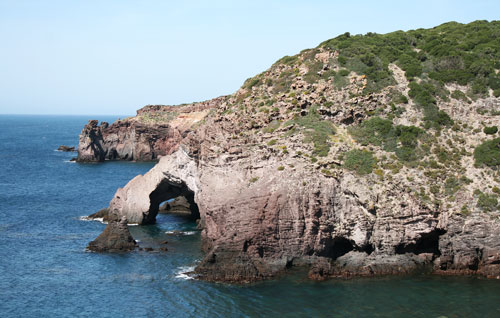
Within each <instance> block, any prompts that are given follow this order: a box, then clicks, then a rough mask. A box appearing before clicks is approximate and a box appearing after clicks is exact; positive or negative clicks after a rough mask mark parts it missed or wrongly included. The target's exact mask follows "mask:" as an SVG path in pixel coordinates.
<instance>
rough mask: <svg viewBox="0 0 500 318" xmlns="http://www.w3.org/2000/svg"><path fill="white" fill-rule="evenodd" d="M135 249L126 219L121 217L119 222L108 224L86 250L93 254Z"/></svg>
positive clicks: (135, 244) (135, 245)
mask: <svg viewBox="0 0 500 318" xmlns="http://www.w3.org/2000/svg"><path fill="white" fill-rule="evenodd" d="M136 247H137V243H136V242H135V240H134V239H133V237H132V235H130V231H129V229H128V226H127V218H126V217H122V218H121V219H120V221H119V222H117V221H112V222H109V223H108V225H107V226H106V228H105V229H104V232H102V233H101V234H100V235H99V236H98V237H97V238H96V239H95V240H94V241H92V242H90V243H89V245H88V247H87V248H88V249H89V250H91V251H93V252H110V253H119V252H130V251H132V250H134V249H135V248H136Z"/></svg>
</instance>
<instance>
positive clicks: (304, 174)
mask: <svg viewBox="0 0 500 318" xmlns="http://www.w3.org/2000/svg"><path fill="white" fill-rule="evenodd" d="M499 49H500V23H499V22H497V21H494V22H486V21H476V22H473V23H470V24H466V25H463V24H459V23H454V22H452V23H446V24H443V25H441V26H438V27H436V28H433V29H426V30H424V29H419V30H413V31H408V32H402V31H398V32H393V33H389V34H384V35H381V34H373V33H368V34H366V35H355V36H352V35H350V34H348V33H346V34H343V35H341V36H339V37H337V38H334V39H331V40H328V41H325V42H323V43H321V44H320V45H319V46H318V47H317V48H314V49H307V50H304V51H302V52H301V53H300V54H297V55H295V56H285V57H284V58H282V59H280V60H279V61H277V62H276V63H275V64H274V65H272V66H271V68H269V69H268V70H266V71H265V72H263V73H261V74H259V75H257V76H255V77H253V78H250V79H248V80H247V81H246V82H245V83H244V85H243V86H242V88H241V89H239V90H238V91H237V92H236V93H235V94H233V95H231V96H227V97H223V98H219V99H218V103H217V105H216V106H215V107H213V108H212V109H210V110H209V111H208V112H206V114H205V116H204V117H203V118H198V119H197V120H198V121H197V122H196V124H195V125H193V126H192V127H191V130H190V132H189V133H188V134H186V136H185V137H184V138H183V139H182V141H180V143H181V146H180V150H178V151H176V152H175V153H173V154H171V155H168V156H165V157H163V158H161V160H160V162H159V164H158V165H157V166H156V167H155V168H153V169H152V170H151V171H150V172H148V173H147V174H146V175H144V176H139V177H136V178H134V179H133V180H132V181H131V182H130V183H129V184H128V185H127V186H126V187H125V188H124V189H119V190H118V191H117V194H116V195H115V198H114V199H113V200H112V202H111V204H110V207H109V210H110V211H111V213H115V214H117V215H118V216H126V217H127V218H128V220H129V221H130V220H132V221H133V222H137V223H142V224H145V223H151V222H154V218H155V216H156V213H157V212H158V205H159V204H160V203H161V202H162V201H165V200H168V199H170V198H172V197H175V196H178V195H180V194H184V195H188V196H189V198H190V200H191V201H190V203H191V204H196V205H197V207H198V208H199V215H200V217H201V221H200V226H201V227H202V228H203V232H202V240H203V248H204V250H205V251H206V252H207V256H206V258H205V259H204V260H203V261H202V262H201V263H200V264H199V265H198V266H197V268H196V270H195V272H196V273H198V274H200V275H201V277H202V278H204V279H208V280H218V281H249V280H254V279H261V278H266V277H270V276H273V275H275V274H276V273H278V272H280V271H282V270H285V269H286V268H289V267H291V266H295V265H308V266H310V268H311V270H310V277H312V278H316V279H322V278H325V277H330V276H351V275H376V274H395V273H406V272H409V271H412V270H415V269H416V268H420V266H421V265H431V266H432V267H433V268H434V270H435V271H438V272H441V271H445V272H446V273H480V274H483V275H486V276H499V275H500V227H499V226H500V219H499V216H500V213H499V211H498V209H499V204H498V196H499V194H500V188H499V187H500V179H499V178H500V174H499V169H498V166H499V165H500V138H499V137H498V128H497V127H498V126H499V125H500V98H499V95H500V94H499V93H500V76H499V74H498V73H499V69H500V50H499ZM156 111H158V110H156ZM142 115H143V116H144V114H142ZM169 120H171V119H169Z"/></svg>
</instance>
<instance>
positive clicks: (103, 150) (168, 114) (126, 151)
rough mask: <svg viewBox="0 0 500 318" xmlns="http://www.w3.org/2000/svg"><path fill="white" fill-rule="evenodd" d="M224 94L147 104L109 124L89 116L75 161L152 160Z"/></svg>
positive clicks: (173, 146) (171, 146)
mask: <svg viewBox="0 0 500 318" xmlns="http://www.w3.org/2000/svg"><path fill="white" fill-rule="evenodd" d="M223 100H224V97H219V98H214V99H212V100H209V101H205V102H200V103H194V104H187V105H182V106H164V105H148V106H145V107H143V108H141V109H139V110H138V111H137V116H135V117H131V118H127V119H124V120H118V121H116V122H115V123H113V124H112V125H109V124H108V123H106V122H102V123H101V125H100V126H99V125H98V122H97V121H96V120H90V121H89V123H88V124H87V125H85V127H84V128H83V130H82V132H81V134H80V140H79V145H78V157H77V161H79V162H100V161H104V160H134V161H152V160H157V159H158V158H159V157H160V156H164V155H167V154H170V153H172V152H174V151H175V150H177V147H178V145H179V143H180V141H181V140H182V139H183V138H184V137H185V136H186V135H187V134H188V133H189V131H190V130H191V128H192V127H193V125H196V124H198V123H199V122H200V121H202V120H203V118H204V117H205V116H207V114H208V113H209V111H210V109H213V108H215V107H217V105H218V104H219V103H221V102H222V101H223Z"/></svg>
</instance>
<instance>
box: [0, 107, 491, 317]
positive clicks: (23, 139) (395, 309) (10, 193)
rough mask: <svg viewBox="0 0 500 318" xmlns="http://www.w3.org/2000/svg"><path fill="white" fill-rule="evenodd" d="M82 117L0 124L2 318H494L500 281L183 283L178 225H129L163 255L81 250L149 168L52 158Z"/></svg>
mask: <svg viewBox="0 0 500 318" xmlns="http://www.w3.org/2000/svg"><path fill="white" fill-rule="evenodd" d="M97 118H98V119H99V120H106V121H110V122H112V121H113V120H114V119H116V118H113V117H97ZM88 119H90V118H89V117H88V116H83V117H75V116H10V115H9V116H7V115H0V243H1V247H0V317H94V318H96V317H436V318H437V317H441V318H443V317H450V318H451V317H500V281H494V280H486V279H479V278H467V277H437V276H411V277H383V278H371V279H352V280H331V281H327V282H312V281H309V280H307V279H306V277H305V273H304V272H301V271H296V272H291V273H290V274H289V275H286V276H283V277H281V278H279V279H276V280H271V281H265V282H260V283H255V284H251V285H242V286H238V285H228V284H214V283H207V282H202V281H197V280H194V279H189V276H187V275H185V274H183V273H184V272H186V271H189V270H190V268H192V267H193V266H194V265H195V264H196V263H197V262H198V261H199V260H200V259H201V258H202V256H203V255H202V253H201V252H200V234H199V232H198V231H196V229H195V224H194V223H192V222H189V221H187V220H185V219H183V218H181V217H178V216H169V215H159V217H158V224H156V225H151V226H144V227H143V226H134V227H131V232H132V235H133V236H134V237H135V238H136V239H138V240H139V241H140V243H139V244H140V245H142V246H144V247H147V246H157V245H158V244H159V242H161V241H163V240H167V241H168V242H169V243H168V248H169V251H168V252H166V253H148V252H133V253H129V254H122V255H112V254H96V253H89V252H86V251H85V247H86V245H87V244H88V242H89V241H91V240H93V239H94V238H95V237H97V236H98V235H99V234H100V233H101V231H102V230H103V229H104V227H105V225H103V224H101V223H99V222H96V221H84V220H82V218H81V217H82V216H85V215H88V214H90V213H93V212H95V211H97V210H99V209H100V208H103V207H105V206H106V205H107V204H108V202H109V200H110V199H111V198H112V197H113V194H114V193H115V191H116V189H117V188H118V187H120V186H123V185H125V184H126V183H127V181H128V180H130V179H131V178H132V177H134V176H135V175H137V174H143V173H145V172H146V171H148V170H149V169H150V168H151V167H152V165H153V164H151V163H129V162H109V163H103V164H78V163H72V162H69V159H70V158H71V157H72V156H74V155H75V154H73V153H62V152H56V151H55V149H56V148H57V147H58V146H59V145H61V144H64V145H75V146H76V144H77V141H78V134H79V132H80V131H81V129H82V127H83V125H84V124H85V123H86V122H87V120H88ZM172 231H183V232H184V233H185V234H187V235H171V233H172Z"/></svg>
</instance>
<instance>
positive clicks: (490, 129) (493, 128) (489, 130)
mask: <svg viewBox="0 0 500 318" xmlns="http://www.w3.org/2000/svg"><path fill="white" fill-rule="evenodd" d="M483 132H484V133H485V134H487V135H494V134H496V133H497V132H498V127H497V126H491V127H484V128H483Z"/></svg>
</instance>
